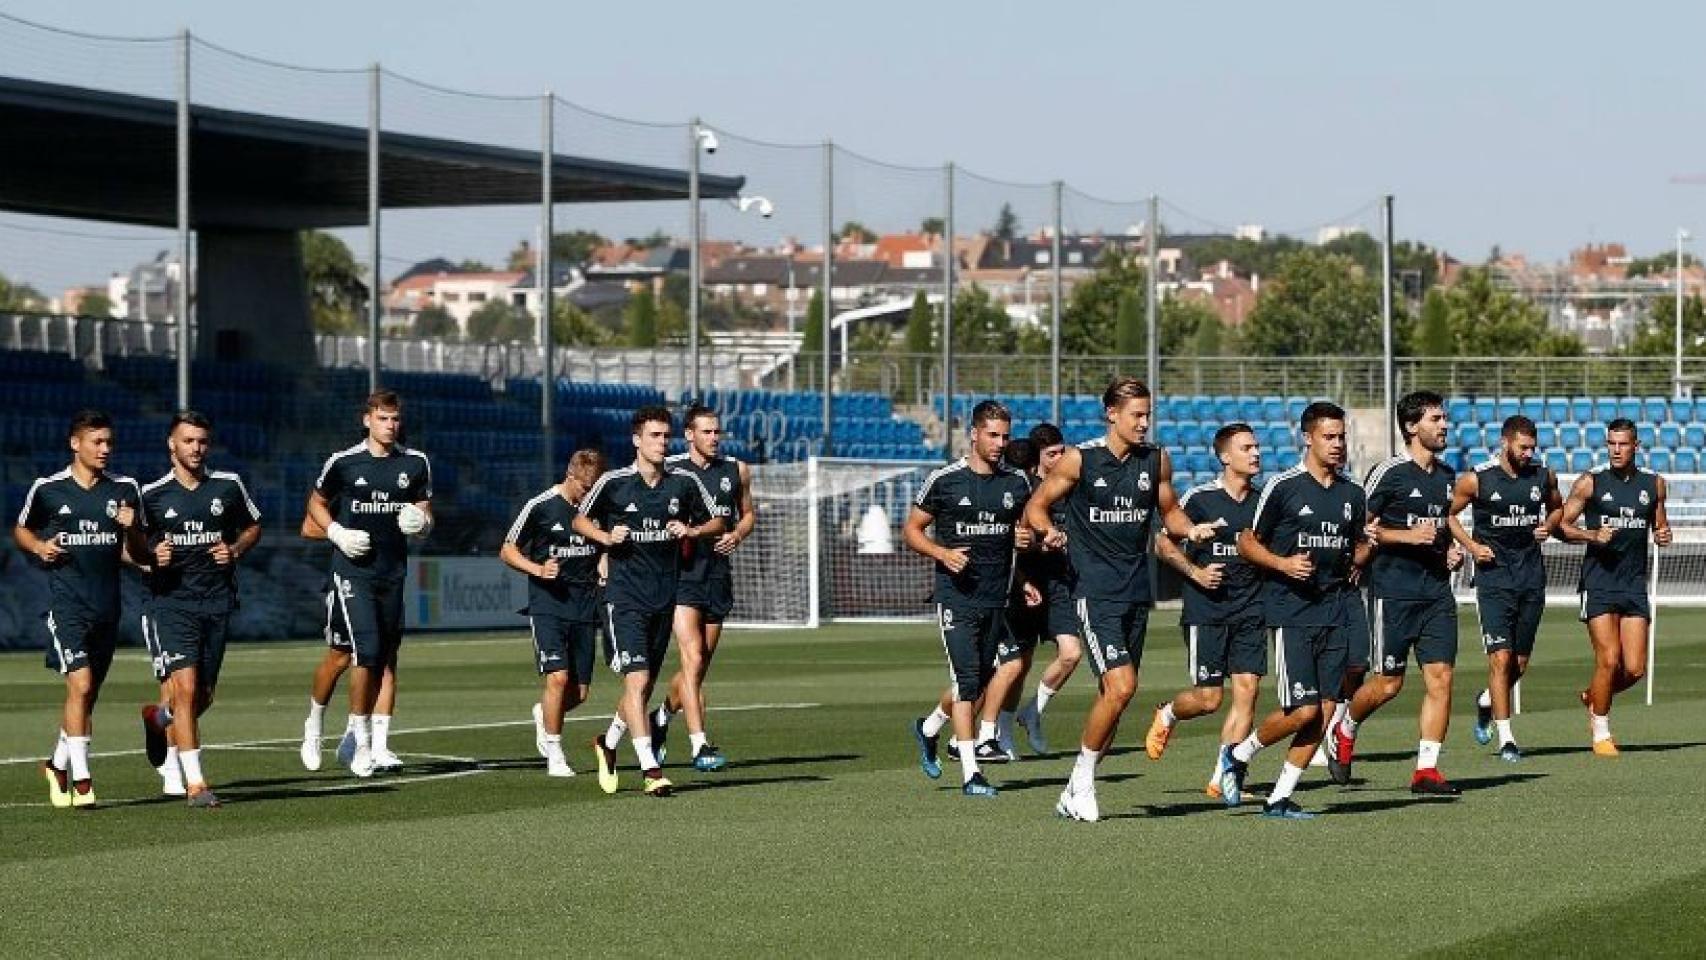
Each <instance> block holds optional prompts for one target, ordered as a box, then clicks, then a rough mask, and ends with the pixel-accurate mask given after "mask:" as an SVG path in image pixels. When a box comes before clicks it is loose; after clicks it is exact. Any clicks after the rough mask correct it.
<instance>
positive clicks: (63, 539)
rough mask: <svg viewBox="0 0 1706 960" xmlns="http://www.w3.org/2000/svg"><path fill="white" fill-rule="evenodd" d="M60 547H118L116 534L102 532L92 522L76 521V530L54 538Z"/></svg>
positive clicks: (67, 531)
mask: <svg viewBox="0 0 1706 960" xmlns="http://www.w3.org/2000/svg"><path fill="white" fill-rule="evenodd" d="M54 539H55V540H57V541H59V545H60V546H62V547H113V546H117V545H118V534H117V533H114V532H112V531H110V530H102V529H101V525H100V524H99V523H97V522H95V521H93V520H79V521H77V530H76V532H72V531H70V530H66V531H63V532H61V533H60V534H59V535H58V536H57V537H55V538H54Z"/></svg>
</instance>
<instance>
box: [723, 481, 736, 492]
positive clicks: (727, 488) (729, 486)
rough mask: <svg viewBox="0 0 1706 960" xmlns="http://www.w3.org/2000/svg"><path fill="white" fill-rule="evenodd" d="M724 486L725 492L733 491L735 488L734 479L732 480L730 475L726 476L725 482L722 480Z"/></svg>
mask: <svg viewBox="0 0 1706 960" xmlns="http://www.w3.org/2000/svg"><path fill="white" fill-rule="evenodd" d="M722 488H723V492H724V493H730V492H733V490H734V488H735V484H734V481H733V480H730V479H729V478H728V477H724V478H723V482H722Z"/></svg>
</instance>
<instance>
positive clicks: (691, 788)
mask: <svg viewBox="0 0 1706 960" xmlns="http://www.w3.org/2000/svg"><path fill="white" fill-rule="evenodd" d="M830 782H831V781H830V779H829V778H828V777H819V776H789V777H717V778H715V779H711V780H693V781H690V782H688V783H678V784H676V785H675V792H676V793H697V792H699V791H701V790H727V789H730V788H738V787H770V786H776V785H777V784H785V783H830Z"/></svg>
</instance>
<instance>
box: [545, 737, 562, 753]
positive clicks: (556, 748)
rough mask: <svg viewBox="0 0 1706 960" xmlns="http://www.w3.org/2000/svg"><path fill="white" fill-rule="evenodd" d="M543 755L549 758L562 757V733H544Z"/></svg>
mask: <svg viewBox="0 0 1706 960" xmlns="http://www.w3.org/2000/svg"><path fill="white" fill-rule="evenodd" d="M545 756H546V758H548V759H551V760H561V759H562V758H563V735H562V734H560V733H547V734H545Z"/></svg>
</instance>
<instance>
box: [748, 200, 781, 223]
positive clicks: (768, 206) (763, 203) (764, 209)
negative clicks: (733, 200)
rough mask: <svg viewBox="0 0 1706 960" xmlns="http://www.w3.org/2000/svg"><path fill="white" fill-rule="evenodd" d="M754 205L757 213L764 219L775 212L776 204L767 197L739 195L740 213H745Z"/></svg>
mask: <svg viewBox="0 0 1706 960" xmlns="http://www.w3.org/2000/svg"><path fill="white" fill-rule="evenodd" d="M754 207H756V208H758V215H759V216H761V217H763V218H764V219H766V220H768V219H770V217H771V216H772V215H773V214H775V213H776V205H775V204H774V203H771V202H770V198H769V197H741V198H740V212H741V213H745V212H747V211H748V210H751V209H753V208H754Z"/></svg>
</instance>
